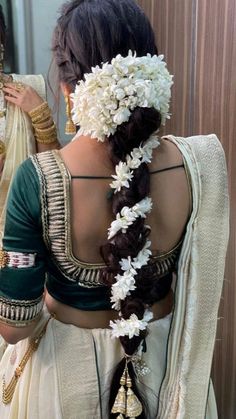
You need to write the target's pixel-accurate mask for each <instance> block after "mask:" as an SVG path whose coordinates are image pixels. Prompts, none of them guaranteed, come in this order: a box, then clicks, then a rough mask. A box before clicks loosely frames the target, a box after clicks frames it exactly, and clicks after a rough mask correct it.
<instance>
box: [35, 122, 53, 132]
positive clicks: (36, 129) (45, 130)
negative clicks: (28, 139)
mask: <svg viewBox="0 0 236 419" xmlns="http://www.w3.org/2000/svg"><path fill="white" fill-rule="evenodd" d="M34 129H35V132H36V134H39V135H48V134H51V133H52V131H55V130H56V126H55V124H54V122H52V124H51V126H49V127H48V128H44V129H41V128H36V127H35V126H34Z"/></svg>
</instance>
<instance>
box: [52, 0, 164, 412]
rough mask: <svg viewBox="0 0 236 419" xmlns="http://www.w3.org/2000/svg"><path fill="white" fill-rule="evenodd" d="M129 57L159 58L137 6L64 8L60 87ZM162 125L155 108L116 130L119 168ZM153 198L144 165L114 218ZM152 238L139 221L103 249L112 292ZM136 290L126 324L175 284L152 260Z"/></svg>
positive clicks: (127, 347) (107, 0)
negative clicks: (127, 263) (125, 266)
mask: <svg viewBox="0 0 236 419" xmlns="http://www.w3.org/2000/svg"><path fill="white" fill-rule="evenodd" d="M117 16H119V19H118V18H117ZM129 51H132V52H135V53H136V55H137V57H142V56H145V55H147V54H148V53H150V54H151V55H155V54H157V48H156V45H155V40H154V34H153V30H152V28H151V25H150V23H149V21H148V19H147V17H146V16H145V14H144V13H143V11H142V9H141V8H140V7H139V6H138V5H137V4H136V2H135V1H134V0H119V1H117V0H73V1H70V2H67V3H66V4H65V5H64V6H63V9H62V13H61V16H60V18H59V19H58V22H57V26H56V29H55V31H54V36H53V52H54V58H55V61H56V64H57V67H58V71H59V79H60V81H63V82H66V83H67V84H69V85H70V86H71V88H74V87H75V85H76V83H77V82H78V80H83V78H84V75H85V74H86V73H90V71H91V67H95V66H96V65H100V64H101V63H104V62H111V60H112V58H114V57H115V56H117V54H121V55H122V56H124V57H125V56H127V55H128V53H129ZM161 120H162V117H161V114H160V112H159V111H158V110H156V109H154V108H153V107H145V108H144V107H139V106H137V107H136V108H134V109H133V110H132V112H131V115H130V117H129V119H128V121H127V122H124V123H122V124H120V125H119V126H117V128H116V130H115V132H114V133H113V134H112V135H110V136H109V137H108V139H107V141H108V147H109V149H110V158H111V161H112V163H113V164H114V166H116V165H118V164H119V163H120V162H124V161H125V160H126V158H127V156H128V155H130V153H131V152H132V150H133V149H134V148H138V147H139V146H141V145H142V144H144V143H145V141H147V140H148V139H149V137H150V136H151V135H152V134H153V133H155V132H156V131H157V130H158V128H159V127H160V124H161ZM149 192H150V174H149V170H148V166H147V163H145V162H144V163H142V164H141V165H140V166H139V167H138V168H137V169H134V170H133V177H132V179H131V181H130V184H129V188H126V187H122V188H121V189H120V190H119V191H118V192H117V193H114V194H112V197H111V200H112V211H113V214H114V216H116V215H117V214H118V213H119V212H120V211H121V210H122V208H124V207H126V206H127V207H129V208H130V207H133V206H135V205H136V204H137V203H138V202H140V201H142V200H143V199H145V198H146V197H147V196H148V194H149ZM149 234H150V228H148V227H147V226H146V225H145V220H144V218H142V217H138V218H137V219H136V220H135V221H134V222H133V224H132V225H130V226H129V228H128V229H127V230H126V231H125V233H123V232H122V231H119V232H118V233H117V234H116V235H115V236H114V237H112V239H110V240H108V241H107V243H106V244H104V245H103V246H102V247H101V254H102V257H103V258H104V261H105V262H106V265H107V268H106V269H104V270H103V272H102V281H103V282H104V283H105V284H106V285H107V286H110V287H112V285H113V284H114V282H115V277H116V275H118V274H119V273H121V266H120V260H122V259H124V258H131V259H134V258H135V257H137V255H138V254H139V252H140V251H141V249H143V247H144V246H145V243H146V242H147V239H148V236H149ZM135 285H136V287H135V289H134V290H133V291H132V292H130V293H129V294H128V295H127V296H126V298H125V299H123V300H122V301H121V303H120V312H121V315H122V318H124V319H129V318H130V316H131V315H132V314H135V315H136V316H137V318H138V319H139V320H141V319H143V317H144V313H145V310H146V307H147V306H151V305H152V304H153V303H154V302H157V301H159V300H160V299H162V298H164V297H165V296H166V295H167V293H168V292H169V289H170V286H171V280H169V281H167V280H166V279H165V281H162V280H161V278H159V276H158V274H157V269H156V265H155V263H153V261H152V259H151V258H150V260H149V263H148V264H146V265H145V266H143V267H142V268H141V269H139V270H138V272H137V275H136V276H135ZM146 334H147V331H146V330H141V331H140V333H139V335H138V336H134V337H132V338H131V339H130V338H129V337H128V336H121V337H120V342H121V344H122V346H123V348H124V352H125V354H126V356H131V355H133V354H134V353H135V352H136V350H137V348H138V347H139V346H140V344H141V343H142V342H144V340H145V337H146ZM125 365H126V358H125V357H124V358H123V359H122V360H121V362H120V363H119V365H118V366H117V368H116V371H115V373H114V376H113V379H112V382H111V389H110V401H109V406H110V411H111V408H112V406H113V404H114V400H115V397H116V394H117V391H118V389H119V385H120V378H121V375H122V372H123V370H124V368H125ZM128 372H129V375H130V377H131V379H132V380H133V381H134V384H133V390H134V392H135V394H136V395H138V397H139V400H141V403H142V407H143V409H142V413H141V414H140V415H139V416H138V417H139V418H140V419H145V418H146V417H147V410H146V407H145V403H144V402H143V401H142V398H141V396H140V394H139V392H138V389H137V387H136V385H135V371H134V369H133V366H132V363H128ZM109 417H110V418H114V417H115V415H114V414H113V413H109Z"/></svg>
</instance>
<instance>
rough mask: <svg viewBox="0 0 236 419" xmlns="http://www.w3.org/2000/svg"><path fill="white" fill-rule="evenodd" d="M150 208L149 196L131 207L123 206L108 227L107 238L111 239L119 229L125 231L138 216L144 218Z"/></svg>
mask: <svg viewBox="0 0 236 419" xmlns="http://www.w3.org/2000/svg"><path fill="white" fill-rule="evenodd" d="M151 209H152V200H151V198H149V197H146V198H144V199H142V200H141V201H139V202H138V203H137V204H135V205H134V206H133V207H131V208H129V207H126V206H125V207H123V208H122V210H121V212H120V213H119V212H118V213H117V214H116V219H115V220H114V221H112V223H111V226H110V228H109V229H108V240H110V239H112V237H114V236H115V235H116V233H118V231H120V230H122V233H125V232H126V230H127V228H128V227H129V226H130V225H131V224H133V222H134V221H135V220H136V219H137V218H138V217H142V218H146V213H148V212H150V211H151Z"/></svg>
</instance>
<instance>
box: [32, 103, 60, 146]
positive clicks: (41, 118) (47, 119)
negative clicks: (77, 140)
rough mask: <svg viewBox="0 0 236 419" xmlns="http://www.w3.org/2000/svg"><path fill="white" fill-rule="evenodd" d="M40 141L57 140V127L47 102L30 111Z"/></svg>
mask: <svg viewBox="0 0 236 419" xmlns="http://www.w3.org/2000/svg"><path fill="white" fill-rule="evenodd" d="M29 116H30V118H31V122H32V125H33V128H34V133H35V138H36V141H37V142H38V143H41V144H51V143H55V142H57V129H56V125H55V123H54V121H53V119H52V114H51V110H50V108H49V106H48V104H47V102H43V103H42V104H41V105H39V106H37V107H36V108H34V109H33V110H32V111H30V112H29Z"/></svg>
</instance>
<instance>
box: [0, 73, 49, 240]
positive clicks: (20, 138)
mask: <svg viewBox="0 0 236 419" xmlns="http://www.w3.org/2000/svg"><path fill="white" fill-rule="evenodd" d="M12 78H13V81H14V82H22V83H25V84H27V85H29V86H32V87H33V88H34V89H35V90H36V92H37V93H38V94H39V95H40V96H41V97H42V98H43V100H46V87H45V81H44V78H43V76H41V75H37V76H35V75H26V76H21V75H18V74H12ZM4 143H5V146H6V158H5V162H4V168H3V171H2V175H1V177H0V244H1V236H2V234H3V226H4V219H5V210H6V201H7V194H8V191H9V187H10V184H11V181H12V179H13V177H14V174H15V172H16V169H17V168H18V166H19V165H20V164H21V163H22V162H23V161H24V160H26V159H27V158H28V157H29V156H30V155H31V154H34V153H35V152H36V144H35V138H34V133H33V127H32V124H31V120H30V118H29V116H28V115H27V114H26V113H25V112H23V111H22V110H21V109H20V108H18V107H17V106H15V105H12V104H10V103H8V104H7V114H6V128H5V139H4Z"/></svg>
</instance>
